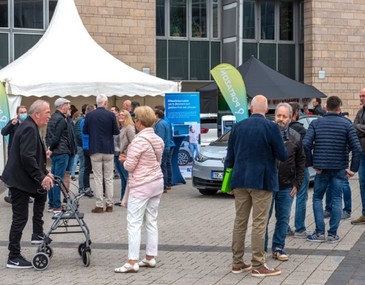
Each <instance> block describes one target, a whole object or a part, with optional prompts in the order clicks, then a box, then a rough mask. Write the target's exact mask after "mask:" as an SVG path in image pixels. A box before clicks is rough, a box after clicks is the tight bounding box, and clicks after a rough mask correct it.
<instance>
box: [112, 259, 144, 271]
mask: <svg viewBox="0 0 365 285" xmlns="http://www.w3.org/2000/svg"><path fill="white" fill-rule="evenodd" d="M138 270H139V265H138V263H135V264H133V265H132V264H130V263H128V262H127V263H126V264H124V265H123V266H122V267H118V268H115V269H114V272H115V273H136V272H138Z"/></svg>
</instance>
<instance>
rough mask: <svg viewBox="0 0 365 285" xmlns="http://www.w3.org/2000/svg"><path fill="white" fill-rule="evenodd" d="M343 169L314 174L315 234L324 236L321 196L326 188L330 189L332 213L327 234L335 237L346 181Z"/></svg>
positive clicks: (325, 170) (326, 170)
mask: <svg viewBox="0 0 365 285" xmlns="http://www.w3.org/2000/svg"><path fill="white" fill-rule="evenodd" d="M345 175H346V172H345V169H341V170H338V169H324V170H322V173H321V174H316V177H315V179H314V190H313V213H314V221H315V223H316V232H317V233H319V234H325V223H324V216H323V196H324V194H325V193H326V190H327V188H328V187H329V188H330V189H331V192H332V193H331V194H332V212H331V217H330V221H329V226H330V228H329V230H328V234H331V235H336V234H337V229H338V226H339V224H340V220H341V214H342V192H343V190H342V189H343V184H344V182H345V180H346V177H345Z"/></svg>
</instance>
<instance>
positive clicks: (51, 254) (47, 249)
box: [45, 245, 53, 258]
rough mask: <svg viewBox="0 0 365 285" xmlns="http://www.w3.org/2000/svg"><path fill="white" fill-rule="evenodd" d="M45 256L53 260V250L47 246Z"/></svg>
mask: <svg viewBox="0 0 365 285" xmlns="http://www.w3.org/2000/svg"><path fill="white" fill-rule="evenodd" d="M45 254H47V255H48V257H49V258H52V256H53V249H52V248H51V247H50V246H48V245H47V246H46V251H45Z"/></svg>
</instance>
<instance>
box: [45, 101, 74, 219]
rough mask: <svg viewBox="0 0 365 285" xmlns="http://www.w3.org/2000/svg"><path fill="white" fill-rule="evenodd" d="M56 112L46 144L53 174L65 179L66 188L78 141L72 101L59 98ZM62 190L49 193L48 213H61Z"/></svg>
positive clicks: (56, 189)
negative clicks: (74, 125) (72, 113)
mask: <svg viewBox="0 0 365 285" xmlns="http://www.w3.org/2000/svg"><path fill="white" fill-rule="evenodd" d="M54 105H55V107H56V111H55V112H54V113H53V114H52V117H51V119H50V121H49V123H48V125H47V134H46V144H47V146H48V150H47V156H48V157H50V158H51V164H52V165H51V172H52V174H54V175H56V176H59V177H60V178H61V179H64V183H65V185H66V187H68V185H69V181H70V172H71V167H72V165H73V159H74V157H75V154H76V151H77V150H76V140H75V133H74V127H73V123H72V120H71V119H70V118H69V117H70V115H71V108H70V101H69V100H67V99H65V98H58V99H57V100H56V101H55V103H54ZM61 210H62V207H61V190H60V187H59V186H55V187H54V188H53V189H52V190H51V191H49V192H48V211H49V212H51V211H53V212H60V211H61Z"/></svg>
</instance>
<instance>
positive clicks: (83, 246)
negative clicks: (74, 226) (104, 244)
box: [78, 243, 86, 257]
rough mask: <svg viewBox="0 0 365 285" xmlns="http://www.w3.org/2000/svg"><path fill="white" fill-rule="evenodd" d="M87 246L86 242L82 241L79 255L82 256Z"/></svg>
mask: <svg viewBox="0 0 365 285" xmlns="http://www.w3.org/2000/svg"><path fill="white" fill-rule="evenodd" d="M85 248H86V244H85V243H80V245H79V248H78V252H79V255H80V256H81V257H82V252H83V251H84V250H85Z"/></svg>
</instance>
